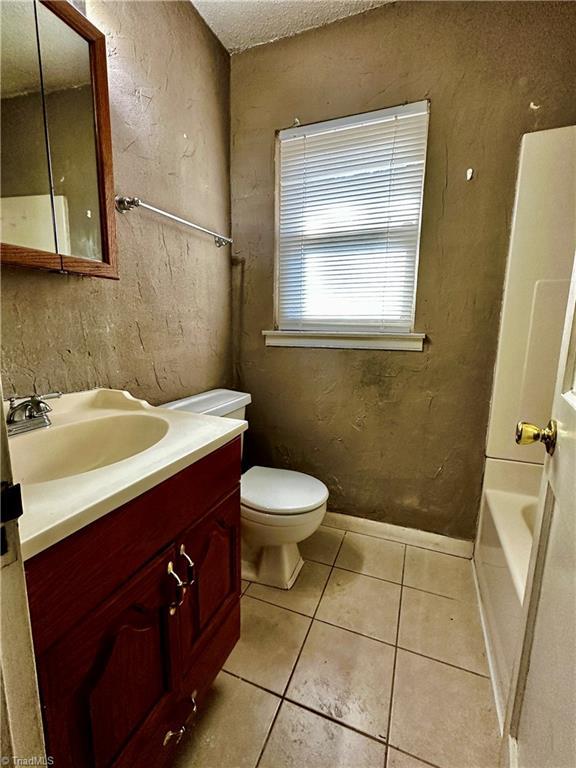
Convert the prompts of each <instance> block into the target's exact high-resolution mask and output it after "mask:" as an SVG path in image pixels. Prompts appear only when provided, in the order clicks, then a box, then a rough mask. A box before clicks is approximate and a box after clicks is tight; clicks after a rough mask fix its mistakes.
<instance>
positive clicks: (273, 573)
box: [163, 389, 328, 589]
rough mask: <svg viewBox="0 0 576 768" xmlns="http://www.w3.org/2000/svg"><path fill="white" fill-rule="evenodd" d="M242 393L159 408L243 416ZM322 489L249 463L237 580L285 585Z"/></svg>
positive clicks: (321, 501) (320, 511)
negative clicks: (240, 563) (239, 573)
mask: <svg viewBox="0 0 576 768" xmlns="http://www.w3.org/2000/svg"><path fill="white" fill-rule="evenodd" d="M251 401H252V398H251V396H250V395H249V394H248V393H246V392H234V391H233V390H229V389H214V390H211V391H209V392H202V393H201V394H199V395H193V396H191V397H185V398H183V399H181V400H175V401H173V402H171V403H166V405H165V406H163V407H165V408H171V409H174V410H182V411H190V412H193V413H206V414H212V415H215V416H224V417H228V418H236V419H243V418H244V416H245V409H246V406H247V405H248V404H249V403H250V402H251ZM327 501H328V488H327V487H326V486H325V485H324V483H322V482H321V481H320V480H317V479H316V478H315V477H311V476H310V475H306V474H304V473H302V472H294V471H292V470H288V469H273V468H272V467H252V468H251V469H249V470H248V471H247V472H245V473H244V474H243V475H242V480H241V506H240V512H241V523H242V578H243V579H246V580H248V581H256V582H258V583H260V584H266V585H268V586H271V587H279V588H281V589H290V588H291V587H292V585H293V584H294V582H295V581H296V579H297V577H298V574H299V573H300V570H301V568H302V566H303V564H304V561H303V560H302V557H301V555H300V551H299V549H298V544H299V542H301V541H303V540H304V539H307V538H308V537H309V536H311V535H312V534H313V533H314V531H316V530H317V528H318V527H319V525H320V523H321V522H322V520H323V518H324V515H325V514H326V504H327Z"/></svg>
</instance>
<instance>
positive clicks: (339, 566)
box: [334, 545, 404, 586]
mask: <svg viewBox="0 0 576 768" xmlns="http://www.w3.org/2000/svg"><path fill="white" fill-rule="evenodd" d="M402 546H404V545H402ZM334 568H336V569H337V570H338V571H346V572H347V573H356V574H358V576H366V578H367V579H376V580H377V581H385V582H387V583H388V584H396V585H397V586H400V584H401V583H402V582H401V581H393V580H392V579H385V578H383V577H382V576H373V575H372V574H371V573H364V572H363V571H354V570H353V569H352V568H344V567H343V566H341V565H336V564H334Z"/></svg>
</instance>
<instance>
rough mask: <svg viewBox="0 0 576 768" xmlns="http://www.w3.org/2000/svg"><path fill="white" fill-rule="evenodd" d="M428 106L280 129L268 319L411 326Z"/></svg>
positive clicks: (387, 328)
mask: <svg viewBox="0 0 576 768" xmlns="http://www.w3.org/2000/svg"><path fill="white" fill-rule="evenodd" d="M427 134H428V102H427V101H422V102H418V103H416V104H408V105H405V106H401V107H394V108H392V109H383V110H379V111H377V112H370V113H366V114H362V115H355V116H353V117H346V118H342V119H337V120H330V121H327V122H323V123H316V124H314V125H307V126H302V127H298V128H290V129H288V130H284V131H280V133H279V134H278V144H279V146H278V167H277V173H278V241H277V281H276V290H277V295H276V325H277V328H278V329H280V330H287V331H288V330H290V331H298V330H299V331H332V332H334V331H342V332H343V333H345V332H372V333H375V332H383V333H385V332H392V333H402V332H406V333H408V332H410V331H411V330H412V328H413V323H414V308H415V307H414V304H415V301H414V300H415V294H416V276H417V271H418V246H419V239H420V220H421V212H422V192H423V185H424V167H425V162H426V140H427Z"/></svg>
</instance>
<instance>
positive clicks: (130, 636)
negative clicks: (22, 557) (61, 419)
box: [25, 439, 240, 768]
mask: <svg viewBox="0 0 576 768" xmlns="http://www.w3.org/2000/svg"><path fill="white" fill-rule="evenodd" d="M239 483H240V440H239V439H235V440H234V441H232V442H231V443H229V444H227V445H225V446H223V447H222V448H220V449H218V450H217V451H215V452H214V453H212V454H210V455H209V456H207V457H205V458H203V459H201V460H200V461H198V462H197V463H196V464H193V465H192V466H190V467H188V468H186V469H184V470H182V471H181V472H179V473H178V474H177V475H174V476H173V477H171V478H169V479H167V480H165V481H164V482H162V483H160V484H159V485H157V486H155V487H154V488H152V489H151V490H150V491H148V492H146V493H144V494H143V495H142V496H140V497H138V498H136V499H134V500H133V501H130V502H128V503H127V504H125V505H124V506H122V507H120V508H119V509H117V510H115V511H114V512H110V513H109V514H107V515H106V516H104V517H102V518H100V519H99V520H97V521H95V522H94V523H91V524H90V525H88V526H86V527H85V528H83V529H81V530H80V531H78V532H77V533H75V534H73V535H71V536H69V537H68V538H66V539H64V540H63V541H61V542H59V543H57V544H55V545H53V546H52V547H50V548H49V549H47V550H45V551H44V552H41V553H40V554H38V555H36V556H35V557H33V558H31V559H30V560H28V561H26V563H25V569H26V579H27V584H28V597H29V602H30V613H31V619H32V633H33V636H34V645H35V649H36V660H37V666H38V679H39V683H40V695H41V701H42V708H43V716H44V725H45V733H46V742H47V753H48V754H49V755H51V756H52V757H53V758H54V764H55V765H56V766H58V767H59V768H65V767H66V768H85V767H86V768H87V767H88V766H89V767H90V768H112V767H113V768H135V766H154V768H161V767H162V766H167V765H169V764H170V762H171V760H172V757H173V754H174V748H175V746H176V744H177V743H178V741H179V737H180V736H181V735H182V733H183V730H182V729H183V728H186V727H187V726H188V725H189V724H190V721H191V718H193V716H194V714H195V711H196V709H197V708H201V707H202V702H203V699H204V696H205V694H206V692H207V691H208V689H209V687H210V685H211V684H212V682H213V680H214V678H215V677H216V675H217V673H218V671H219V670H220V669H221V667H222V666H223V664H224V662H225V660H226V658H227V656H228V654H229V653H230V651H231V650H232V648H233V647H234V645H235V643H236V641H237V640H238V637H239V634H240V491H239Z"/></svg>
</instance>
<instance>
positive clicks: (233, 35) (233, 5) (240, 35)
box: [192, 0, 391, 53]
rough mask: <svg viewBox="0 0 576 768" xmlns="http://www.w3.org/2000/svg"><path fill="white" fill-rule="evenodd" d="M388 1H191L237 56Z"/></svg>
mask: <svg viewBox="0 0 576 768" xmlns="http://www.w3.org/2000/svg"><path fill="white" fill-rule="evenodd" d="M390 1H391V0H192V2H193V3H194V5H195V6H196V8H197V9H198V11H199V13H200V15H201V16H202V17H203V19H204V21H205V22H206V23H207V24H208V26H209V27H210V28H211V29H212V31H213V32H214V34H215V35H216V37H218V39H219V40H220V42H221V43H222V45H223V46H224V47H225V48H226V49H227V50H228V51H230V53H237V52H238V51H243V50H244V49H245V48H252V46H254V45H261V44H262V43H269V42H271V41H272V40H278V39H279V38H281V37H290V36H291V35H296V34H298V32H303V31H304V30H305V29H312V28H314V27H321V26H323V25H324V24H330V22H332V21H336V20H337V19H343V18H345V17H346V16H353V15H354V14H356V13H362V12H363V11H368V10H370V8H376V7H378V6H379V5H384V4H385V3H387V2H390Z"/></svg>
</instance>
